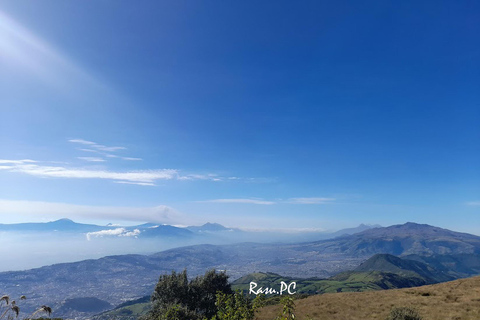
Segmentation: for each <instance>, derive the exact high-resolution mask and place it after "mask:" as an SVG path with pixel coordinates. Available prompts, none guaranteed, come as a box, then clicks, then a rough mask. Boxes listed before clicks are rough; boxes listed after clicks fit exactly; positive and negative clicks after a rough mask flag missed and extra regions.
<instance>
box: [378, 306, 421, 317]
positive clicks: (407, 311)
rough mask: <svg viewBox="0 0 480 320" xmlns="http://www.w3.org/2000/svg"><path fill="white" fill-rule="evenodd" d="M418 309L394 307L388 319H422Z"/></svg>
mask: <svg viewBox="0 0 480 320" xmlns="http://www.w3.org/2000/svg"><path fill="white" fill-rule="evenodd" d="M422 319H423V318H422V316H421V315H420V314H419V313H418V311H417V310H415V309H413V308H409V307H400V308H397V307H395V308H393V309H392V310H391V311H390V314H389V315H388V317H387V319H386V320H422Z"/></svg>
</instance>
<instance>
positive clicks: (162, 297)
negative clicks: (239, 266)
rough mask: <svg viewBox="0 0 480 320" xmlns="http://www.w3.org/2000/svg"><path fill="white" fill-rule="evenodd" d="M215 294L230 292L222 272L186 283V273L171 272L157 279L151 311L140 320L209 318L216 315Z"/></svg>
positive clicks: (211, 273) (207, 273)
mask: <svg viewBox="0 0 480 320" xmlns="http://www.w3.org/2000/svg"><path fill="white" fill-rule="evenodd" d="M217 292H222V293H226V294H230V293H232V289H231V287H230V284H229V283H228V276H227V275H226V273H224V272H220V273H217V272H216V271H215V270H209V271H207V272H206V273H205V275H204V276H198V277H196V278H195V279H193V280H191V281H190V282H189V281H188V278H187V271H186V270H184V271H183V272H181V273H176V272H175V271H172V274H171V275H162V276H161V277H160V279H159V280H158V283H157V285H156V286H155V291H154V292H153V294H152V298H151V300H152V302H153V308H152V310H151V311H150V312H149V313H148V314H147V315H146V316H145V317H144V318H143V319H144V320H153V319H154V320H157V319H167V318H165V315H166V314H169V315H170V316H171V318H168V319H169V320H170V319H176V318H178V319H179V320H191V319H193V320H194V319H202V318H211V317H213V316H214V315H215V314H216V313H217V307H216V305H215V301H216V294H217ZM175 317H176V318H175Z"/></svg>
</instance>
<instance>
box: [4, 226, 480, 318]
mask: <svg viewBox="0 0 480 320" xmlns="http://www.w3.org/2000/svg"><path fill="white" fill-rule="evenodd" d="M58 224H64V225H66V226H67V227H68V228H67V227H65V228H64V229H63V230H62V229H61V228H59V226H58ZM51 226H52V225H49V228H50V227H51ZM53 226H54V227H56V228H57V229H56V230H58V231H57V232H59V233H65V234H66V233H70V234H71V235H75V236H79V234H83V236H84V237H86V235H87V234H88V233H90V236H92V234H94V233H95V232H99V231H100V232H102V231H104V230H117V229H118V227H113V226H112V227H110V228H108V229H105V227H101V228H100V229H99V228H97V227H98V226H96V227H95V226H84V225H77V224H75V223H73V222H72V221H69V220H61V221H57V222H56V224H54V225H53ZM22 227H25V228H30V229H29V230H30V231H31V229H32V226H22ZM36 227H38V226H36ZM45 227H46V226H45V225H42V228H45ZM206 227H207V228H210V230H209V231H208V232H207V231H204V232H203V233H207V234H208V235H210V234H212V233H213V235H215V232H227V234H231V233H232V232H233V233H235V232H238V233H242V232H241V231H225V230H223V229H222V227H221V226H218V225H207V226H206ZM212 227H214V229H217V230H218V229H220V231H213V230H211V228H212ZM69 228H70V229H69ZM96 228H97V229H96ZM142 228H144V229H142ZM47 229H48V228H47ZM156 229H157V230H156ZM177 229H180V228H175V227H171V226H162V227H156V226H154V225H150V224H147V225H143V226H137V227H134V228H131V229H126V230H125V231H122V233H128V232H136V233H137V235H135V236H136V237H137V238H135V236H133V237H132V238H130V237H126V236H123V237H122V236H118V234H116V235H113V236H114V237H115V239H112V238H110V239H107V240H120V241H124V240H130V241H134V240H139V241H141V240H142V239H141V238H140V237H139V236H141V235H143V236H144V237H145V238H150V239H149V240H155V241H159V240H160V239H162V240H163V239H174V238H177V239H179V238H180V239H181V238H182V237H192V238H196V237H200V238H202V239H207V238H206V237H205V236H204V235H203V234H202V232H200V231H201V230H202V229H201V228H197V229H195V228H193V230H188V229H181V230H177ZM95 230H96V231H95ZM135 230H142V231H141V232H138V231H135ZM24 232H26V231H24ZM35 232H38V230H35ZM45 232H46V231H45ZM49 232H50V231H49ZM115 232H118V231H115ZM177 232H178V233H177ZM103 233H106V232H103ZM46 234H48V233H46ZM217 235H218V234H217ZM110 236H112V235H110ZM126 238H128V239H126ZM152 238H153V239H152ZM197 239H198V238H197ZM97 240H100V241H101V240H105V239H102V238H100V237H99V238H94V239H92V238H90V240H89V241H88V240H86V242H89V243H95V241H97ZM96 243H97V244H98V243H99V242H96ZM52 250H54V249H52ZM396 256H398V257H400V258H398V257H396ZM185 268H187V269H188V272H189V275H190V276H195V275H199V274H203V273H204V272H205V271H206V270H208V269H211V268H215V269H217V270H226V272H227V273H228V275H230V279H231V280H232V281H233V280H237V279H238V280H237V282H236V283H235V282H234V284H236V285H237V287H238V288H241V286H242V280H241V279H242V277H246V276H247V275H249V274H252V273H255V272H256V273H257V276H258V275H262V274H263V275H265V272H270V273H275V274H277V275H276V276H274V278H275V277H277V278H276V279H277V280H278V279H280V278H278V277H287V278H285V279H289V280H290V281H299V283H300V282H301V283H302V284H301V285H299V288H301V290H300V291H302V290H303V292H305V293H310V294H312V293H325V292H343V291H364V290H375V289H388V288H402V287H410V286H417V285H424V284H431V283H436V282H443V281H449V280H453V279H458V278H463V277H469V276H472V275H476V274H480V237H478V236H474V235H470V234H465V233H458V232H454V231H450V230H446V229H441V228H437V227H432V226H429V225H419V224H414V223H406V224H403V225H395V226H391V227H385V228H382V227H379V228H368V229H367V230H364V231H361V232H357V233H354V234H347V235H343V236H338V237H335V238H333V239H326V240H319V241H311V242H297V243H252V242H244V243H237V244H226V245H214V244H203V245H191V246H184V247H179V248H174V249H169V250H164V251H160V252H157V253H154V254H148V255H141V254H126V255H114V256H107V257H103V258H100V259H87V260H82V261H78V262H72V263H60V264H54V265H50V266H44V267H41V268H36V269H30V270H25V271H9V272H2V273H0V286H1V288H3V290H4V291H5V292H6V293H8V294H9V295H11V296H20V295H26V296H28V297H29V299H28V300H26V301H25V303H24V306H25V308H27V309H29V308H34V307H35V306H38V305H41V304H48V305H50V306H52V308H53V309H54V312H56V313H55V316H65V317H88V316H92V315H94V314H96V313H98V312H100V311H102V310H107V309H110V308H113V307H115V306H117V305H119V304H121V303H123V302H126V301H128V300H132V299H137V298H140V297H144V296H149V295H150V294H151V293H152V290H153V287H154V285H155V283H156V282H157V280H158V277H159V275H161V274H166V273H170V272H171V270H176V271H181V270H183V269H185ZM347 271H348V272H347ZM259 272H263V273H259ZM267 275H268V274H267ZM270 275H271V274H270ZM278 275H281V276H278ZM274 278H273V279H272V278H268V277H267V278H266V279H264V280H265V283H270V282H273V283H275V281H276V280H274ZM305 278H315V279H310V280H308V279H305ZM299 279H304V280H301V281H300V280H299ZM323 279H325V280H323ZM243 280H244V281H243V282H244V285H245V284H246V283H247V282H248V281H247V280H248V277H247V278H244V279H243ZM80 298H81V299H80ZM82 299H83V300H82ZM82 304H83V307H82Z"/></svg>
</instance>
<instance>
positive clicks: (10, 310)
mask: <svg viewBox="0 0 480 320" xmlns="http://www.w3.org/2000/svg"><path fill="white" fill-rule="evenodd" d="M25 299H27V297H25V296H21V297H20V300H25ZM2 306H3V309H2ZM41 312H44V313H46V314H47V315H48V316H50V315H51V314H52V308H50V307H49V306H41V307H40V308H38V309H37V310H35V312H33V313H32V314H31V315H30V316H29V317H27V318H25V319H32V318H33V317H34V316H35V315H36V314H37V313H41ZM19 314H20V307H19V306H18V305H17V302H16V301H15V300H12V301H10V297H9V296H8V295H4V296H2V297H0V319H8V320H10V319H14V318H18V316H19ZM14 315H15V317H14ZM5 317H6V318H5Z"/></svg>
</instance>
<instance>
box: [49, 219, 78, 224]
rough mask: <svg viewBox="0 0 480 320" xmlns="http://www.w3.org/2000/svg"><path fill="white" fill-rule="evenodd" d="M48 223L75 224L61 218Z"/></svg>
mask: <svg viewBox="0 0 480 320" xmlns="http://www.w3.org/2000/svg"><path fill="white" fill-rule="evenodd" d="M50 223H75V222H74V221H73V220H71V219H68V218H62V219H58V220H55V221H51V222H50Z"/></svg>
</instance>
